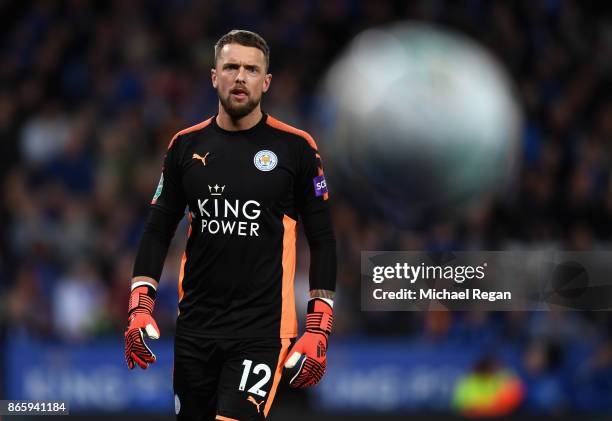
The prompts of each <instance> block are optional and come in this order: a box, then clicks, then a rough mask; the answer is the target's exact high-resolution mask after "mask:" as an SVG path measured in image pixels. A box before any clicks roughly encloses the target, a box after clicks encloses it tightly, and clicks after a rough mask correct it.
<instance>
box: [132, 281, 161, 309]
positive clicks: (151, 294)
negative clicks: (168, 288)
mask: <svg viewBox="0 0 612 421" xmlns="http://www.w3.org/2000/svg"><path fill="white" fill-rule="evenodd" d="M155 296H156V291H155V288H153V287H152V286H150V285H141V286H137V287H136V288H134V289H133V290H132V293H131V294H130V302H129V307H128V316H130V315H132V314H134V313H146V314H149V315H152V314H153V307H155Z"/></svg>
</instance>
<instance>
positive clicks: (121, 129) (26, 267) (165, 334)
mask: <svg viewBox="0 0 612 421" xmlns="http://www.w3.org/2000/svg"><path fill="white" fill-rule="evenodd" d="M609 9H610V7H609V6H606V5H603V4H602V2H595V1H581V2H578V1H560V0H546V1H543V0H542V1H524V2H501V1H495V2H490V1H484V0H482V1H479V0H463V1H409V2H403V1H384V0H383V1H373V0H372V1H364V2H358V1H350V0H331V1H326V0H322V1H292V2H259V1H253V0H243V1H236V2H222V1H205V2H197V1H186V0H185V1H172V2H166V1H136V0H122V1H110V2H88V1H79V0H73V1H66V2H50V1H33V2H16V1H15V2H11V1H3V2H0V13H1V14H2V16H5V17H8V18H9V19H6V20H5V23H4V26H3V29H2V39H1V42H2V48H1V51H0V58H1V60H0V63H2V65H1V66H0V75H1V76H0V78H1V84H0V137H1V139H0V148H1V149H0V160H1V163H0V182H1V188H2V198H3V200H2V201H1V202H0V214H1V218H0V236H1V238H2V242H1V252H0V294H1V295H0V324H1V328H2V329H1V332H2V333H1V334H0V335H1V342H0V349H1V350H2V352H1V353H0V356H1V357H2V358H1V360H2V361H1V364H2V366H1V370H2V373H1V377H0V380H1V381H0V388H1V389H0V391H1V393H0V397H2V398H3V399H8V398H28V399H34V398H46V399H52V398H54V397H55V398H61V397H64V398H68V399H69V400H70V401H71V404H72V405H73V410H74V411H81V412H82V413H84V414H98V413H101V412H102V411H110V414H112V415H113V416H118V415H119V414H122V413H130V414H132V415H131V418H130V419H135V417H134V415H136V414H138V413H142V412H154V413H156V414H157V415H159V416H164V415H168V416H169V414H172V406H173V405H172V396H171V391H170V389H169V388H168V385H169V379H170V375H171V371H170V367H171V352H170V351H171V342H169V341H170V339H171V337H172V332H173V324H174V318H175V314H176V278H177V274H178V264H179V255H180V254H181V253H182V247H183V245H184V241H185V232H186V228H185V225H184V223H183V224H182V225H181V226H180V227H179V229H178V230H177V235H176V237H175V240H174V242H173V245H172V248H171V251H170V253H169V256H168V259H167V261H166V266H165V270H164V275H163V279H162V281H161V288H160V293H159V299H158V304H157V307H156V310H155V315H156V319H157V321H158V323H159V326H160V328H161V332H162V341H161V342H159V343H153V345H152V346H153V348H154V349H155V350H156V352H157V354H158V357H159V358H160V361H159V364H158V367H156V368H154V369H152V370H150V371H147V372H143V373H138V374H136V373H130V372H128V370H127V369H123V368H124V366H123V354H122V338H123V336H122V332H123V329H124V327H125V320H126V307H127V298H128V285H129V280H130V277H131V269H132V263H133V259H134V252H135V248H136V246H137V241H138V239H139V235H140V232H141V230H142V227H143V219H144V215H145V214H146V210H147V205H148V203H149V202H150V198H151V196H152V194H153V192H154V190H155V186H156V185H157V180H158V177H159V171H160V167H161V159H162V156H163V153H164V151H165V149H166V146H167V144H168V141H169V139H170V138H171V136H172V135H173V134H174V133H175V132H176V131H177V130H179V129H180V128H183V127H186V126H188V125H191V124H193V123H195V122H198V121H201V120H203V119H204V118H205V117H206V116H208V115H210V114H212V113H214V112H215V109H216V107H217V101H216V93H215V92H214V91H213V90H212V88H211V87H210V81H209V69H210V67H211V63H212V45H213V44H214V42H215V41H216V39H217V38H218V37H219V36H220V35H221V34H223V33H225V32H227V31H228V30H230V29H232V28H245V29H251V30H254V31H257V32H259V33H261V34H262V35H263V36H264V37H265V38H266V39H267V41H268V43H269V44H270V46H271V50H272V55H271V72H272V73H273V75H274V80H273V84H272V89H271V91H270V92H269V93H268V94H267V95H266V97H265V99H264V110H265V111H267V112H269V113H270V114H272V115H274V116H275V117H277V118H279V119H281V120H283V121H286V122H288V123H290V124H292V125H295V126H297V127H301V128H305V129H306V130H308V131H310V132H311V133H313V135H314V136H315V138H318V136H317V135H318V134H319V133H320V132H321V130H320V127H319V125H318V122H319V121H320V118H319V117H320V116H318V113H320V107H318V106H317V104H318V98H317V94H316V92H317V86H318V83H319V82H320V78H321V77H322V75H323V74H324V73H325V70H326V69H327V66H328V65H329V64H330V62H331V60H333V58H334V57H335V56H336V55H337V54H338V53H339V51H340V50H341V49H342V47H343V46H345V45H346V44H347V43H348V42H349V41H350V39H351V38H352V37H353V36H354V35H356V34H357V33H359V32H360V31H361V30H363V29H365V28H368V27H372V26H375V25H379V24H382V23H386V22H392V21H396V20H398V19H413V20H419V21H427V22H435V23H438V24H443V25H446V26H448V27H451V28H454V29H456V30H459V31H461V32H463V33H465V34H467V35H469V36H470V37H472V38H474V39H476V40H478V41H479V42H480V43H481V44H483V45H485V46H486V47H487V48H488V49H489V50H490V51H491V52H492V53H493V54H494V55H495V56H496V57H497V58H498V59H499V60H500V61H501V62H502V63H503V64H504V65H505V67H506V69H507V70H508V72H509V74H510V75H511V77H512V79H513V81H514V83H515V85H516V86H517V92H518V94H519V98H520V102H521V105H522V108H523V111H524V113H525V122H524V127H523V128H522V133H523V134H522V138H521V146H522V148H521V155H522V165H521V168H520V174H519V178H518V180H517V192H518V193H517V194H516V195H514V196H512V197H510V198H505V199H499V200H494V201H491V202H490V203H488V205H487V206H485V207H482V208H480V209H479V210H478V212H475V213H472V214H469V215H467V216H466V217H465V218H462V219H461V220H458V221H444V222H437V223H432V224H425V225H423V226H421V227H419V229H413V230H397V229H395V228H394V227H393V226H392V225H390V224H388V223H386V221H385V220H383V219H376V218H365V217H364V216H363V213H362V212H360V211H359V209H355V208H354V206H352V205H349V204H348V202H344V201H343V200H341V198H340V197H335V198H334V207H333V214H334V218H335V222H336V225H335V227H336V233H337V239H338V250H339V258H340V261H339V276H338V298H337V301H336V302H337V305H336V308H337V310H336V325H335V326H334V334H333V337H332V341H331V349H330V352H331V355H330V360H331V361H330V370H329V373H328V376H327V377H326V379H325V380H324V381H323V382H322V384H321V385H320V386H319V387H318V388H316V389H315V390H314V391H312V392H309V393H301V392H293V391H289V390H282V391H281V392H280V393H281V398H280V399H279V400H278V401H277V404H276V405H275V408H274V409H273V412H272V419H286V418H288V417H289V416H291V417H292V418H293V419H295V420H299V419H300V418H299V417H304V419H313V418H314V415H312V416H311V415H310V414H317V415H316V417H317V418H318V419H321V420H325V419H337V417H338V415H336V418H333V416H332V415H329V414H346V413H355V412H358V413H359V414H361V415H362V418H357V419H366V416H367V415H368V414H374V415H372V419H377V418H378V416H379V415H381V414H383V413H384V414H385V415H386V416H387V415H392V414H400V415H398V419H399V418H403V416H402V415H401V414H414V413H419V414H428V415H430V416H432V417H436V416H437V417H440V418H446V415H449V414H454V413H456V412H457V408H456V407H455V406H454V405H453V403H452V402H453V393H454V388H455V385H456V384H458V383H457V381H458V380H459V379H461V378H464V377H465V376H467V375H469V373H471V372H473V370H475V369H476V368H474V367H481V366H482V363H483V361H488V362H491V361H494V363H493V365H494V366H496V367H503V368H506V369H507V370H509V371H511V372H513V373H515V374H516V375H518V376H519V378H520V379H521V382H522V384H523V386H524V390H525V396H524V399H523V400H522V403H521V405H520V408H519V409H518V410H517V411H518V413H519V414H522V415H521V416H524V415H535V416H537V415H539V416H553V415H554V416H566V417H568V418H572V419H573V418H582V417H583V415H578V414H591V415H598V416H600V417H603V418H606V414H609V413H610V412H612V342H611V341H610V334H609V333H610V328H611V327H612V324H611V322H612V318H611V316H610V314H609V313H606V312H599V313H586V312H580V313H579V312H567V313H559V312H539V313H482V312H478V313H477V312H472V313H454V314H453V313H434V312H432V313H367V312H361V311H360V298H359V291H360V290H359V268H360V264H359V257H360V251H361V250H394V249H398V250H401V249H428V250H462V249H489V250H496V249H505V248H511V247H514V248H525V249H529V248H533V249H537V248H543V247H552V248H559V249H566V250H589V249H605V248H607V247H609V244H610V238H611V235H612V230H611V225H610V222H609V221H610V219H609V218H610V215H611V212H612V184H611V183H610V176H611V173H610V168H611V157H612V154H611V152H612V146H611V143H610V141H612V100H611V99H610V96H609V92H611V91H612V90H611V89H610V88H611V86H610V85H611V80H610V77H611V76H610V75H612V72H611V70H612V69H611V67H612V50H611V48H612V26H611V24H610V15H609V13H608V12H609ZM318 140H319V143H320V146H321V149H322V153H323V156H324V158H326V159H327V160H333V157H326V155H325V139H318ZM329 181H330V183H331V184H332V188H333V187H334V186H333V180H329ZM336 188H338V189H341V186H337V187H336ZM332 194H333V190H332ZM298 259H299V266H298V272H297V274H296V282H297V284H298V287H297V293H298V302H300V301H305V300H300V297H305V296H306V291H307V267H308V265H307V261H308V253H307V247H306V243H305V241H304V239H303V238H301V239H300V241H299V254H298ZM303 307H304V306H303V305H302V306H301V307H300V308H298V313H300V314H302V313H303V312H304V308H303ZM163 339H165V340H166V342H164V341H163ZM478 362H480V364H477V363H478ZM105 414H106V412H105ZM275 414H276V415H275ZM376 414H378V415H376ZM148 417H149V418H148V419H150V416H148Z"/></svg>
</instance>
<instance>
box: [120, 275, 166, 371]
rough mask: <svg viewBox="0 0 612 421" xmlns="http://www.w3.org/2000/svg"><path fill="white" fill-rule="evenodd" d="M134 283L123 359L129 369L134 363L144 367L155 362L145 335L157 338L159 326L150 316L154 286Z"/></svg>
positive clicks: (153, 303)
mask: <svg viewBox="0 0 612 421" xmlns="http://www.w3.org/2000/svg"><path fill="white" fill-rule="evenodd" d="M134 285H135V286H133V287H132V288H133V289H132V293H131V294H130V304H129V310H128V326H127V328H126V329H125V361H126V362H127V365H128V367H129V368H130V369H132V368H134V366H135V364H138V365H139V366H140V368H143V369H144V368H147V367H148V366H149V364H151V363H154V362H155V354H153V352H151V350H150V349H149V347H148V346H147V344H146V343H145V341H144V340H145V337H147V338H151V339H158V338H159V328H158V327H157V323H155V320H153V317H152V316H151V315H152V314H153V306H154V305H155V288H154V287H153V286H152V285H151V284H147V283H143V284H140V285H139V284H138V283H136V284H134Z"/></svg>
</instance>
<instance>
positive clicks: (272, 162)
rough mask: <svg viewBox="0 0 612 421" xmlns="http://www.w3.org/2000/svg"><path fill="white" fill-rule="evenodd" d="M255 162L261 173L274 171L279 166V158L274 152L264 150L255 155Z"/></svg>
mask: <svg viewBox="0 0 612 421" xmlns="http://www.w3.org/2000/svg"><path fill="white" fill-rule="evenodd" d="M253 162H254V163H255V167H257V169H258V170H260V171H272V170H273V169H274V168H275V167H276V164H278V158H277V156H276V154H275V153H274V152H272V151H269V150H267V149H264V150H263V151H259V152H257V153H256V154H255V158H253Z"/></svg>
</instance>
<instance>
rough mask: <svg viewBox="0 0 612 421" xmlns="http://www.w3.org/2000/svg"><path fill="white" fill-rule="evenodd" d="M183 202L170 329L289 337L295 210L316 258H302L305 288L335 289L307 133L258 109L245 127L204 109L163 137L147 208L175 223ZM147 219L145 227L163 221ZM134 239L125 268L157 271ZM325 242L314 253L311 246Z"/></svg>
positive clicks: (324, 209) (320, 184) (316, 163)
mask: <svg viewBox="0 0 612 421" xmlns="http://www.w3.org/2000/svg"><path fill="white" fill-rule="evenodd" d="M185 209H187V212H188V218H189V223H190V225H189V233H188V236H189V237H188V240H187V246H186V249H185V253H184V254H183V257H182V262H181V270H180V275H179V285H178V290H179V317H178V322H177V334H188V335H199V336H202V337H219V338H227V337H234V338H235V337H245V338H247V337H281V338H292V337H295V336H296V335H297V319H296V312H295V299H294V285H293V283H294V273H295V258H296V225H297V221H298V219H299V218H300V217H301V218H302V220H303V221H304V226H305V231H306V235H307V237H308V239H309V243H310V246H311V259H312V258H315V260H318V262H311V273H310V280H311V288H319V287H320V288H325V289H334V286H335V270H336V268H335V243H333V232H332V230H331V222H330V217H329V202H328V192H327V185H326V181H325V178H324V175H323V168H322V165H321V158H320V156H319V154H318V152H317V146H316V144H315V141H314V140H313V138H312V137H311V136H310V135H309V134H308V133H306V132H304V131H302V130H298V129H295V128H293V127H291V126H289V125H286V124H284V123H282V122H280V121H278V120H276V119H274V118H272V117H270V116H268V115H266V114H264V115H263V117H262V119H261V121H260V122H259V123H258V124H256V125H255V126H254V127H252V128H250V129H248V130H242V131H226V130H224V129H222V128H221V127H219V126H218V125H217V124H216V119H215V117H211V118H210V119H208V120H206V121H204V122H202V123H200V124H198V125H195V126H193V127H190V128H188V129H186V130H183V131H181V132H179V133H178V134H177V135H176V136H175V137H174V138H173V139H172V141H171V143H170V145H169V147H168V151H167V154H166V157H165V159H164V166H163V170H162V176H161V179H160V182H159V185H158V188H157V190H156V192H155V195H154V197H153V201H152V203H151V212H152V213H157V214H158V215H161V216H162V217H163V218H165V219H167V220H170V221H172V223H173V224H176V223H177V222H178V221H179V220H180V219H181V218H182V217H183V215H184V213H185ZM158 218H159V217H158ZM151 220H152V219H151V218H150V222H149V224H148V228H147V229H146V231H149V232H154V231H156V230H158V231H159V230H161V231H163V229H161V228H159V227H160V226H163V224H162V225H160V224H156V223H155V222H153V223H151ZM172 223H171V224H170V225H172ZM174 227H176V225H174ZM143 242H145V237H144V236H143V240H142V242H141V250H139V254H140V255H141V256H140V258H138V257H137V264H136V265H135V270H134V275H135V276H137V275H146V276H152V277H154V278H155V279H159V274H158V273H157V272H158V270H153V271H149V270H147V269H146V266H147V264H146V263H140V264H139V263H138V262H139V261H141V262H142V261H143V260H144V257H143V256H145V255H147V253H146V252H145V251H143V250H142V249H143V244H142V243H143ZM313 244H314V247H313ZM330 247H331V248H333V251H331V249H330ZM324 249H327V251H326V252H324V255H323V256H322V257H321V256H317V257H315V256H313V255H312V253H313V251H314V253H315V255H316V253H317V250H324ZM166 251H167V247H166ZM164 257H165V253H164ZM162 260H163V258H162ZM162 264H163V263H162ZM313 265H314V266H313ZM155 275H157V277H155ZM332 278H333V279H332Z"/></svg>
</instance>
